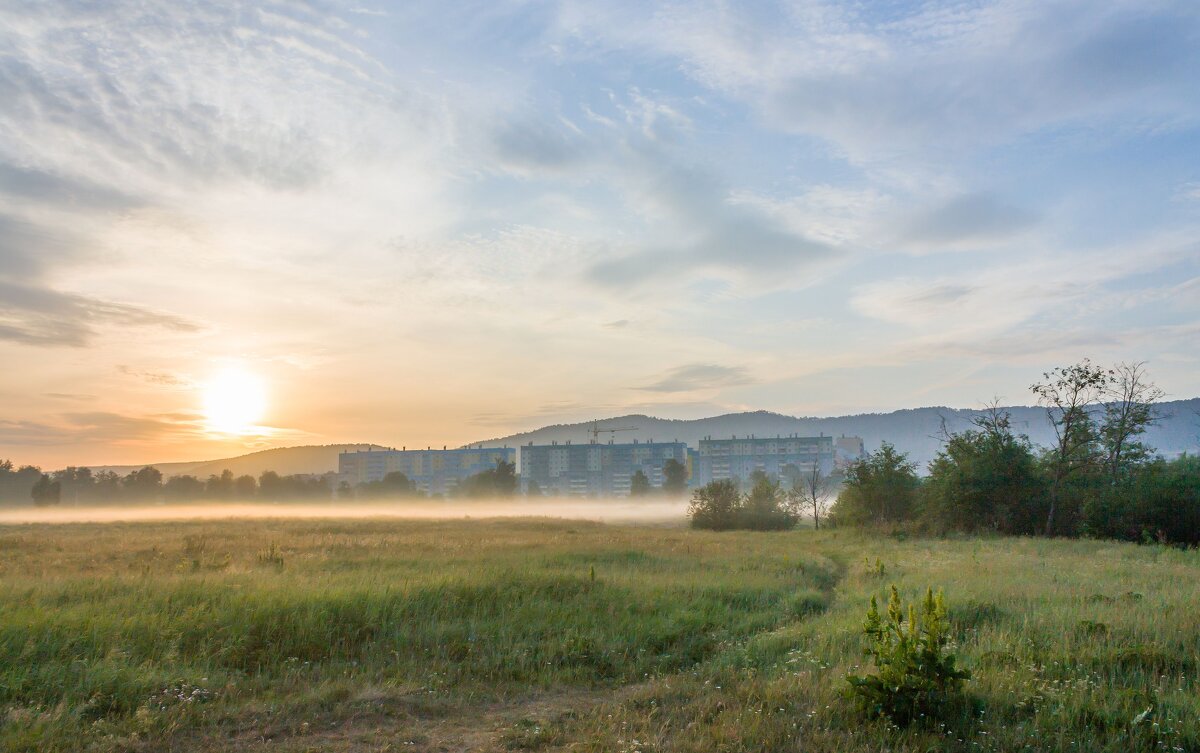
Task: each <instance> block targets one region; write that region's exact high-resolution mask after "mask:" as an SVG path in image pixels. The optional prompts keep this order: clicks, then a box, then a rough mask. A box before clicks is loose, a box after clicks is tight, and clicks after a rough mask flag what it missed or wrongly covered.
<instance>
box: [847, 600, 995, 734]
mask: <svg viewBox="0 0 1200 753" xmlns="http://www.w3.org/2000/svg"><path fill="white" fill-rule="evenodd" d="M863 635H864V637H865V638H866V644H867V645H866V646H865V647H864V649H863V654H864V655H865V656H869V657H870V658H871V661H872V662H873V663H874V665H875V667H876V669H877V673H876V674H873V675H850V676H848V677H847V678H846V679H847V681H848V682H849V685H850V688H849V690H850V696H851V697H852V698H853V699H854V701H855V702H856V703H857V705H858V706H859V707H860V708H861V709H862V710H864V711H866V712H867V713H868V714H869V715H871V716H886V717H888V718H889V719H891V720H892V721H893V722H895V723H896V724H911V723H912V722H914V721H918V720H924V721H930V722H931V721H933V720H934V719H935V717H936V716H937V715H938V713H939V711H941V710H943V708H944V706H945V705H946V704H947V703H948V702H950V701H952V700H954V699H955V697H956V696H957V695H958V694H959V693H960V692H961V690H962V686H963V683H964V682H965V681H966V680H967V679H968V678H970V676H971V673H970V672H968V671H967V670H965V669H958V668H957V667H956V666H955V664H956V661H957V659H956V657H955V655H954V653H953V651H952V648H953V646H952V645H951V643H950V620H949V618H948V616H947V612H946V602H945V599H944V597H943V596H942V592H941V591H938V593H937V595H936V596H935V595H934V593H933V590H932V589H928V590H926V592H925V600H924V602H923V603H922V605H921V611H920V612H918V611H917V608H916V605H914V604H910V605H909V607H908V616H907V619H906V618H905V615H904V609H903V607H902V605H901V602H900V592H899V591H898V590H897V589H896V587H895V586H894V585H893V586H892V590H891V595H890V596H889V597H888V608H887V614H886V615H880V614H879V604H878V603H877V602H876V600H875V597H874V596H872V597H871V608H870V610H869V611H868V612H867V620H866V622H865V623H864V624H863Z"/></svg>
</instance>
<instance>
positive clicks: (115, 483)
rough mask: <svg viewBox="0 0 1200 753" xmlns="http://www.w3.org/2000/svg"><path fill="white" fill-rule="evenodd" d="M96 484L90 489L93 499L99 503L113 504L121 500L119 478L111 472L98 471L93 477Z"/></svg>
mask: <svg viewBox="0 0 1200 753" xmlns="http://www.w3.org/2000/svg"><path fill="white" fill-rule="evenodd" d="M95 479H96V483H95V484H94V485H93V487H92V497H93V499H96V500H99V501H101V502H115V501H116V500H118V499H120V498H121V477H120V476H118V475H117V474H116V473H114V472H113V471H100V472H99V473H97V474H96V476H95Z"/></svg>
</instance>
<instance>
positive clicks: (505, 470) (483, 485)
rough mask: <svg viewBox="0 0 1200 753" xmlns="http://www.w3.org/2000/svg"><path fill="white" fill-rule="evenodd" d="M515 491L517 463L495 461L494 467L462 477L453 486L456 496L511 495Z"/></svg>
mask: <svg viewBox="0 0 1200 753" xmlns="http://www.w3.org/2000/svg"><path fill="white" fill-rule="evenodd" d="M516 493H517V464H516V463H510V462H508V461H506V460H498V461H496V467H495V468H489V469H487V470H486V471H481V472H479V473H476V474H475V475H474V476H468V477H467V478H465V479H463V480H462V481H461V482H460V483H459V484H458V486H456V487H455V488H454V495H455V496H457V497H477V498H478V497H511V496H513V495H514V494H516Z"/></svg>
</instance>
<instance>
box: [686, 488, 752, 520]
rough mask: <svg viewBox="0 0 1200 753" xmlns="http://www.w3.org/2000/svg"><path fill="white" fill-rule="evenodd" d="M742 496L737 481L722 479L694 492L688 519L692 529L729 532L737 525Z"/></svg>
mask: <svg viewBox="0 0 1200 753" xmlns="http://www.w3.org/2000/svg"><path fill="white" fill-rule="evenodd" d="M741 501H742V495H741V492H739V491H738V485H737V481H735V480H733V479H721V480H719V481H712V482H709V483H707V484H705V485H704V486H702V487H700V488H699V489H696V490H695V491H693V492H692V501H691V504H689V505H688V517H689V518H691V522H692V528H704V529H708V530H710V531H728V530H731V529H733V528H734V527H735V526H736V525H737V522H738V521H737V515H738V511H739V509H740V507H741Z"/></svg>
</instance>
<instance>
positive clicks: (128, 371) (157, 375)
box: [117, 364, 190, 387]
mask: <svg viewBox="0 0 1200 753" xmlns="http://www.w3.org/2000/svg"><path fill="white" fill-rule="evenodd" d="M117 371H119V372H121V373H122V374H125V375H127V376H132V377H137V378H138V379H142V380H144V381H146V382H149V383H150V384H161V385H164V386H167V387H181V386H185V385H188V384H190V382H189V381H188V380H187V379H184V378H182V377H178V376H176V375H174V374H169V373H167V372H165V371H138V370H136V369H132V368H130V367H129V366H126V365H124V364H117Z"/></svg>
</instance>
